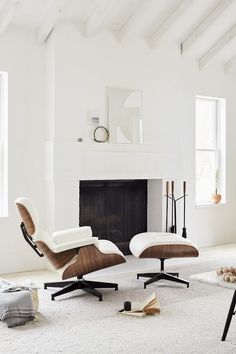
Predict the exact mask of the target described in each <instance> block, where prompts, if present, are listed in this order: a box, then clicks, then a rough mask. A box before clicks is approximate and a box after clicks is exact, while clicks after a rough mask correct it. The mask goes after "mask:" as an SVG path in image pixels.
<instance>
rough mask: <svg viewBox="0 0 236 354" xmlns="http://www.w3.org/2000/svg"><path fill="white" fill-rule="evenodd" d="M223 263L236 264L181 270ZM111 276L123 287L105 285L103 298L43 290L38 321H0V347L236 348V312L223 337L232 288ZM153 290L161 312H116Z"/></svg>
mask: <svg viewBox="0 0 236 354" xmlns="http://www.w3.org/2000/svg"><path fill="white" fill-rule="evenodd" d="M167 264H168V263H167ZM224 264H225V265H231V264H233V265H235V264H234V263H232V262H231V261H230V260H226V261H225V262H223V261H221V262H209V263H205V264H201V265H194V266H187V269H186V267H185V269H180V273H181V276H183V277H186V278H187V275H190V274H194V273H199V272H204V271H210V270H213V269H215V268H216V267H217V266H219V265H224ZM109 280H111V279H109ZM112 280H113V281H117V280H118V282H119V291H118V292H117V291H113V290H112V291H111V290H104V291H103V294H104V296H103V302H99V301H98V300H97V299H96V298H95V297H93V296H91V295H88V294H84V293H83V294H82V295H80V296H75V295H76V293H74V295H73V297H70V298H68V296H67V298H64V299H62V298H61V300H57V301H55V302H52V301H51V300H50V293H51V291H50V290H40V293H39V296H40V315H39V316H38V320H37V321H34V322H32V323H29V324H27V325H25V326H21V327H16V328H13V329H8V328H7V327H6V325H5V324H4V323H0V353H11V352H15V353H45V354H48V353H68V354H70V353H79V354H82V353H101V354H105V353H140V354H142V353H145V354H146V353H148V354H150V353H155V354H162V353H165V354H175V353H179V354H183V353H188V354H198V353H204V354H208V353H209V354H216V353H217V354H222V353H227V354H228V353H236V318H234V319H233V320H232V323H231V327H230V329H229V333H228V337H227V340H226V342H221V335H222V331H223V327H224V323H225V319H226V314H227V312H228V307H229V304H230V301H231V298H232V295H233V292H232V290H228V289H223V288H220V287H216V286H211V285H207V284H202V283H199V282H194V281H191V284H190V287H189V289H187V288H186V287H184V286H182V285H177V284H176V285H175V284H172V283H170V282H162V283H161V282H159V284H158V283H156V284H154V285H150V286H149V287H147V289H146V290H144V289H143V280H144V278H143V279H141V278H140V279H139V280H136V279H135V276H132V277H130V276H129V278H126V279H124V278H123V279H112ZM112 280H111V281H112ZM153 290H155V291H156V293H157V295H158V298H159V300H160V303H161V314H159V315H156V316H149V317H145V318H133V317H132V318H131V317H124V316H122V315H118V314H117V311H118V310H119V309H120V308H121V307H122V304H123V302H124V301H125V300H131V301H135V300H140V299H143V298H144V297H145V296H146V295H147V294H150V293H151V292H153ZM77 294H80V291H77Z"/></svg>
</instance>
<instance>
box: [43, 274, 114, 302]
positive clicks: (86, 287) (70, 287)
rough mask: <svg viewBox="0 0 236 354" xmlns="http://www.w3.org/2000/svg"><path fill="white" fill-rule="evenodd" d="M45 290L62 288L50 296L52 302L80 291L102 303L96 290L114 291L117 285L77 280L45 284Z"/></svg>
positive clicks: (100, 296)
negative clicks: (111, 289)
mask: <svg viewBox="0 0 236 354" xmlns="http://www.w3.org/2000/svg"><path fill="white" fill-rule="evenodd" d="M47 288H62V289H61V290H59V291H57V292H56V293H54V294H52V295H51V299H52V300H55V297H57V296H59V295H63V294H67V293H70V292H71V291H74V290H78V289H81V290H83V291H85V292H86V293H89V294H91V295H94V296H96V297H98V299H99V301H102V294H101V293H100V291H98V290H96V288H98V289H99V288H100V289H105V288H114V289H115V290H118V284H115V283H104V282H97V281H91V280H85V279H77V280H74V281H72V280H71V281H59V282H53V283H45V284H44V289H47Z"/></svg>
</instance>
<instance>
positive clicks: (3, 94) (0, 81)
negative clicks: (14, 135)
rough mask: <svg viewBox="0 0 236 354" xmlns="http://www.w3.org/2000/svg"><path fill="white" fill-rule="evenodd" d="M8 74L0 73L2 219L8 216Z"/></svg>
mask: <svg viewBox="0 0 236 354" xmlns="http://www.w3.org/2000/svg"><path fill="white" fill-rule="evenodd" d="M7 145H8V74H7V73H5V72H0V217H5V216H8V161H7V158H8V152H7V147H8V146H7Z"/></svg>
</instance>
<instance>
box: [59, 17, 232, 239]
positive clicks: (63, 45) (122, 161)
mask: <svg viewBox="0 0 236 354" xmlns="http://www.w3.org/2000/svg"><path fill="white" fill-rule="evenodd" d="M54 45H55V57H54V59H55V77H56V91H55V107H56V114H55V146H57V147H59V151H60V147H61V151H60V153H58V154H56V155H55V176H54V177H55V185H56V186H57V189H58V193H59V194H57V197H59V200H60V199H62V198H63V200H64V201H65V204H64V205H62V204H60V206H58V204H57V203H56V204H57V205H56V209H57V210H56V211H55V215H56V220H55V225H56V227H57V226H58V227H59V226H60V227H67V226H69V224H70V223H74V222H75V221H76V220H77V218H78V211H77V210H76V213H75V207H76V200H77V199H76V198H77V196H76V198H75V190H76V189H75V188H76V187H75V185H76V179H75V177H78V178H80V176H83V175H84V174H86V173H87V172H88V171H90V173H88V174H89V175H90V178H91V179H92V178H94V177H95V176H96V178H102V175H104V178H107V177H108V176H109V174H110V178H114V176H113V175H114V173H113V172H114V170H119V166H120V167H121V168H120V173H119V175H120V174H122V175H123V174H127V175H128V176H130V175H134V174H135V173H136V178H143V177H144V176H143V175H144V174H146V178H153V174H154V175H155V174H156V176H159V177H160V175H161V177H163V178H175V179H177V180H179V181H180V180H181V179H182V178H184V179H186V180H187V182H188V193H189V194H190V196H189V198H188V209H187V231H188V235H189V237H191V239H193V241H195V242H196V243H197V244H198V245H200V246H207V245H213V244H220V243H227V242H234V241H235V240H236V237H235V221H234V213H235V209H236V208H235V203H234V200H235V196H236V190H235V187H234V180H235V173H236V171H235V168H234V162H233V160H232V159H231V158H232V155H233V152H232V151H234V150H235V141H234V137H233V136H232V133H231V132H232V130H231V129H230V128H229V127H230V126H233V125H234V124H235V123H234V110H235V102H234V99H233V93H232V92H233V86H232V85H233V84H232V83H231V80H230V78H229V77H227V76H225V74H224V73H223V70H222V67H219V66H216V67H214V66H210V67H209V69H207V70H206V71H204V72H201V71H199V70H198V67H197V64H196V62H195V60H193V58H189V57H187V56H186V57H185V56H180V54H179V48H178V47H177V46H175V45H173V44H170V43H166V44H165V45H163V44H162V45H161V46H160V47H159V48H158V49H156V50H154V51H152V50H150V49H149V47H148V46H147V44H146V42H145V41H143V40H142V39H140V38H138V39H137V40H135V41H134V40H133V39H132V41H129V40H127V41H126V42H122V43H117V41H116V39H115V38H114V37H113V36H112V34H111V33H107V32H103V33H102V32H100V33H99V34H97V35H95V36H93V37H91V38H84V37H83V36H81V34H80V33H79V31H78V28H77V27H76V25H74V24H72V23H70V24H68V23H64V24H61V25H60V26H58V27H57V30H56V31H55V32H54ZM109 86H113V87H126V88H136V89H141V90H142V91H143V99H144V102H143V105H144V110H143V111H144V114H143V116H144V120H143V130H144V136H143V141H144V143H146V144H153V145H150V146H151V149H152V152H153V153H156V154H158V153H163V152H165V153H167V154H168V156H171V154H172V157H174V159H175V166H174V167H173V168H172V170H171V171H169V170H168V167H167V164H169V163H170V160H169V159H166V162H167V164H166V166H164V168H163V166H161V167H160V164H158V162H159V160H158V158H157V159H156V160H155V159H154V158H153V156H152V154H151V153H149V154H148V153H143V152H144V151H146V145H144V147H137V149H136V152H135V153H134V152H132V153H130V152H129V149H128V148H123V147H121V148H120V150H121V151H120V152H119V153H117V149H119V148H117V147H112V146H111V145H109V144H107V145H106V146H105V147H103V148H101V147H100V145H97V147H96V145H92V147H91V145H89V143H92V134H91V133H92V129H93V127H92V126H90V125H89V123H88V112H89V111H90V110H97V111H100V112H101V123H102V124H104V125H106V126H107V124H108V122H107V91H106V88H107V87H109ZM196 95H206V96H215V97H225V98H226V100H227V109H228V115H227V127H228V128H227V151H228V158H227V203H226V205H219V206H217V207H214V206H210V207H206V208H196V206H195V202H194V200H195V197H194V193H195V151H194V148H195V145H194V140H195V96H196ZM78 137H82V138H83V139H84V141H85V142H86V143H87V144H83V146H82V145H79V144H81V143H77V144H78V145H79V147H78V148H76V143H75V141H76V139H77V138H78ZM70 144H73V145H74V148H72V147H69V145H70ZM62 146H63V148H62ZM76 149H77V151H76ZM62 150H63V151H64V153H63V151H62ZM91 150H92V151H91ZM101 150H104V151H101ZM124 150H127V151H126V152H125V151H124ZM65 151H66V152H67V153H65ZM132 156H133V161H134V165H135V166H132V163H130V158H132ZM148 158H150V159H151V161H152V162H151V163H152V168H153V170H151V168H149V167H148V166H146V165H145V163H146V161H147V160H148ZM70 159H71V160H72V162H71V163H70ZM137 159H138V160H139V163H137V162H135V161H136V160H137ZM155 162H156V163H155ZM137 164H139V171H138V172H137V170H136V168H137ZM103 165H105V167H104V166H103ZM176 165H177V167H176ZM91 166H93V167H92V168H91ZM143 166H145V168H143ZM135 170H136V172H134V171H135ZM141 171H142V172H141ZM160 171H161V172H160ZM170 173H171V174H170ZM63 174H64V178H63V177H62V176H63ZM73 176H74V177H73ZM118 177H119V176H118ZM130 178H131V176H130ZM134 178H135V176H134ZM154 178H155V177H154ZM62 179H63V181H62ZM60 186H61V187H60ZM62 186H63V187H65V188H68V195H67V193H66V191H65V190H63V188H62ZM60 193H61V197H60ZM72 196H74V197H72ZM57 202H58V201H57ZM68 204H70V206H72V205H73V212H72V214H71V216H69V215H66V217H64V221H63V215H65V213H66V209H67V208H68ZM180 226H181V225H180Z"/></svg>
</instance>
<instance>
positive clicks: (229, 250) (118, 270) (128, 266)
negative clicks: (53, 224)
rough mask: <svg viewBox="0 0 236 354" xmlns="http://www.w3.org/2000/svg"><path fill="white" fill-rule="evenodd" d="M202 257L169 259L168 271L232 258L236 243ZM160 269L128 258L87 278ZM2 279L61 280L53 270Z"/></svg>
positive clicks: (202, 252)
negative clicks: (122, 262)
mask: <svg viewBox="0 0 236 354" xmlns="http://www.w3.org/2000/svg"><path fill="white" fill-rule="evenodd" d="M199 253H200V255H199V257H198V258H186V259H184V258H180V259H177V258H176V259H169V260H167V261H166V269H167V270H168V269H173V268H175V269H176V268H178V267H182V266H184V265H193V264H199V263H204V262H209V261H214V260H217V259H219V258H227V257H228V258H229V259H230V258H232V257H233V256H235V254H236V243H234V244H226V245H220V246H212V247H204V248H200V251H199ZM157 269H159V261H158V260H155V259H136V258H134V257H133V256H131V255H129V256H126V263H124V264H120V265H118V266H114V267H110V268H107V269H103V270H100V271H97V272H94V273H91V274H89V275H88V276H87V277H86V278H88V279H90V278H91V279H92V278H99V279H100V278H101V279H103V278H107V277H112V278H113V277H116V276H123V277H126V276H130V275H132V274H136V273H138V272H148V271H154V270H155V271H156V270H157ZM0 277H1V278H5V279H8V280H12V281H16V282H21V281H24V280H26V279H31V280H32V281H42V280H43V281H44V282H47V281H57V280H60V277H59V275H58V273H56V272H54V271H52V270H46V269H45V270H36V271H29V272H20V273H11V274H1V276H0Z"/></svg>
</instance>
